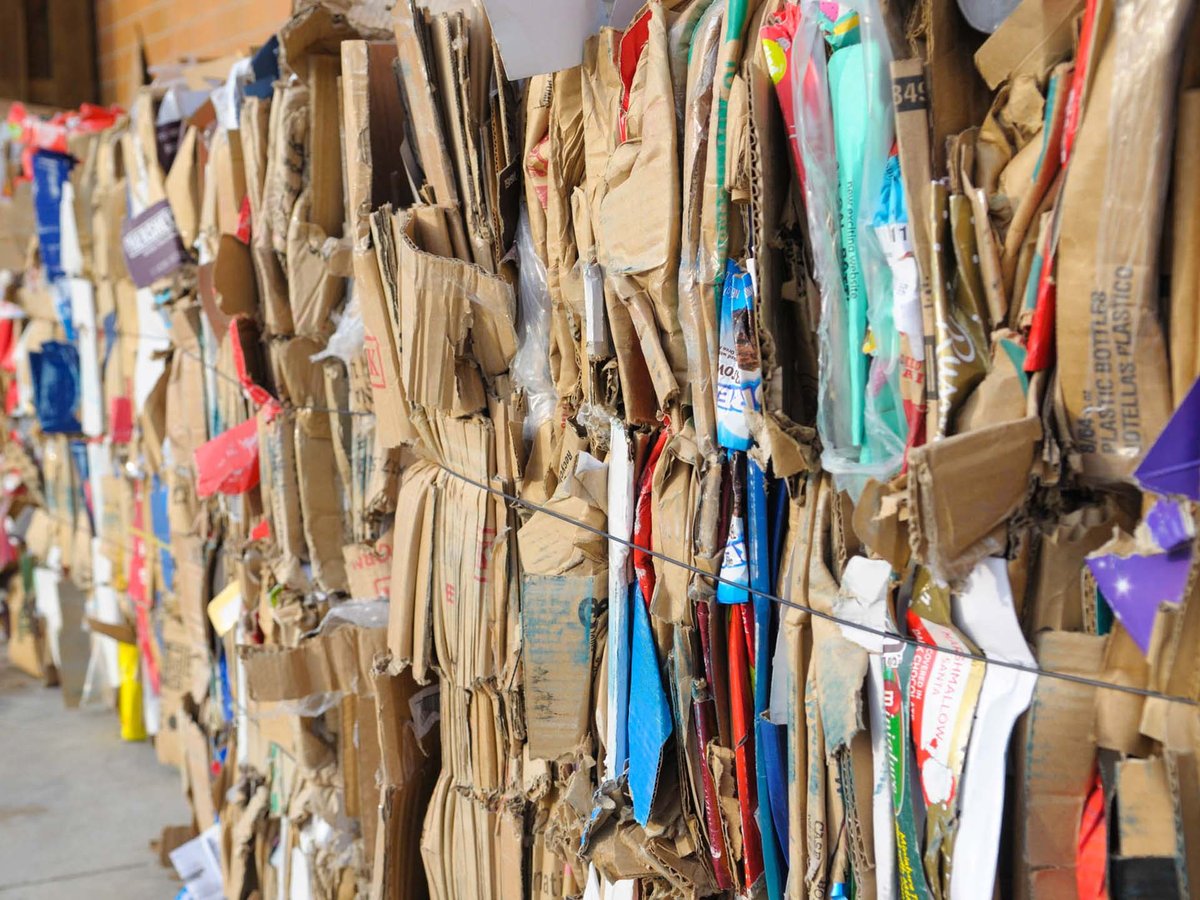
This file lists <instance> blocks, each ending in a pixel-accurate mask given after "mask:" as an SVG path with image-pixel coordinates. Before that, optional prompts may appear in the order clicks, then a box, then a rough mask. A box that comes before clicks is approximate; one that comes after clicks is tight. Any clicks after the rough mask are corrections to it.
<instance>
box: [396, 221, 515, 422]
mask: <svg viewBox="0 0 1200 900" xmlns="http://www.w3.org/2000/svg"><path fill="white" fill-rule="evenodd" d="M443 214H444V213H443V212H442V211H440V210H437V209H435V208H429V207H425V208H418V209H415V210H413V211H412V212H410V213H408V214H405V215H404V216H403V217H402V218H401V219H400V220H399V223H398V224H399V227H398V228H397V230H396V239H397V244H398V246H397V251H398V257H399V265H398V271H397V278H398V285H397V292H398V294H399V307H400V323H399V324H400V329H401V334H400V335H399V336H398V337H399V339H400V344H401V346H403V347H404V348H405V350H404V354H403V358H402V377H403V381H404V385H405V388H406V390H407V393H408V397H409V400H410V401H411V402H413V403H420V404H422V405H426V406H432V407H435V408H439V409H446V410H448V409H451V408H452V407H453V406H454V403H455V393H454V391H455V387H456V379H455V371H454V367H455V362H456V360H457V359H458V358H459V357H461V356H464V355H465V353H466V351H465V347H466V339H467V334H468V330H469V331H470V335H471V338H472V350H473V354H472V355H473V357H474V359H475V360H476V361H478V363H479V366H480V368H481V369H482V372H483V374H484V375H485V376H487V377H489V378H494V377H496V376H498V375H500V374H502V373H504V372H505V371H507V370H508V364H509V361H510V360H511V359H512V356H513V354H514V353H515V352H516V349H517V339H516V330H515V325H514V321H515V310H516V298H515V296H514V294H513V289H512V285H510V284H509V283H508V282H506V281H504V280H503V279H500V278H497V277H496V276H494V275H489V274H488V273H486V272H484V271H483V269H480V268H479V267H478V266H475V265H472V264H470V263H467V262H463V261H462V260H458V259H452V258H448V257H445V256H436V255H434V254H432V253H428V252H425V250H423V249H422V248H421V247H420V246H418V244H417V241H418V240H419V239H420V237H421V235H422V234H424V233H426V231H425V229H424V227H423V226H424V225H426V224H428V221H429V219H430V218H434V220H435V221H436V217H438V216H441V215H443Z"/></svg>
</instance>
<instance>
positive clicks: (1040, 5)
mask: <svg viewBox="0 0 1200 900" xmlns="http://www.w3.org/2000/svg"><path fill="white" fill-rule="evenodd" d="M1083 6H1084V5H1083V4H1082V3H1080V2H1079V0H1050V2H1046V0H1038V2H1034V0H1024V2H1021V3H1018V4H1017V8H1016V9H1014V10H1013V11H1012V13H1011V14H1010V15H1009V17H1008V18H1007V19H1005V20H1004V22H1003V23H1002V24H1001V25H1000V27H999V28H997V29H996V30H995V31H994V32H992V35H991V37H989V38H988V39H987V40H986V41H984V42H983V46H981V47H980V48H979V49H978V50H977V51H976V52H975V67H976V68H977V69H978V70H979V74H980V75H982V76H983V80H984V81H986V82H987V85H988V87H989V88H991V89H992V90H993V91H994V90H996V88H998V87H1000V85H1001V83H1003V82H1005V81H1007V80H1009V79H1010V78H1013V77H1015V76H1017V75H1026V74H1035V75H1041V74H1042V73H1044V72H1047V71H1049V69H1050V68H1051V67H1052V66H1053V65H1054V64H1055V63H1058V62H1061V61H1062V60H1064V59H1066V58H1067V57H1068V56H1070V55H1071V52H1072V51H1073V50H1074V49H1075V22H1076V19H1077V18H1078V17H1079V14H1080V13H1081V12H1083Z"/></svg>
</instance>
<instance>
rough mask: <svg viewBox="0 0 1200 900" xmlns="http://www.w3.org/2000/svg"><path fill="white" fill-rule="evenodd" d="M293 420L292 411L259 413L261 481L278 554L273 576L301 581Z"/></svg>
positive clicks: (289, 581)
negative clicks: (272, 415)
mask: <svg viewBox="0 0 1200 900" xmlns="http://www.w3.org/2000/svg"><path fill="white" fill-rule="evenodd" d="M295 429H296V420H295V414H294V413H287V412H281V413H279V414H277V415H275V416H274V417H270V418H268V417H267V416H265V415H260V416H259V417H258V441H259V463H260V467H261V472H262V476H261V481H260V485H261V487H262V492H263V501H264V505H265V506H266V508H267V515H268V518H269V519H270V522H271V536H272V538H273V540H274V543H275V546H276V547H277V548H278V551H279V553H280V556H281V558H280V559H279V560H278V561H277V562H276V564H275V575H276V577H277V578H278V579H279V580H280V581H281V582H283V583H285V584H301V585H302V584H303V583H304V581H305V579H304V575H303V573H302V572H301V571H300V562H301V560H302V559H304V558H306V557H307V555H308V548H307V546H306V544H305V541H304V532H303V530H302V529H303V526H302V523H301V512H300V489H299V479H298V478H297V475H296V438H295Z"/></svg>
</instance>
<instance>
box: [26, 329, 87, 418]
mask: <svg viewBox="0 0 1200 900" xmlns="http://www.w3.org/2000/svg"><path fill="white" fill-rule="evenodd" d="M29 369H30V372H31V373H32V375H33V403H34V408H35V409H36V410H37V417H38V422H39V423H40V424H41V426H42V431H43V432H45V433H46V434H78V433H79V432H80V431H81V428H80V425H79V351H78V350H76V349H75V347H74V345H73V344H64V343H60V342H58V341H46V342H45V343H44V344H42V346H41V349H40V350H37V351H34V352H32V353H30V354H29Z"/></svg>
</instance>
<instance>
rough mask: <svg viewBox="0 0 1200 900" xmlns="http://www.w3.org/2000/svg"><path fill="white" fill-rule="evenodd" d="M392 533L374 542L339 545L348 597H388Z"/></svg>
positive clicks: (390, 577) (367, 598)
mask: <svg viewBox="0 0 1200 900" xmlns="http://www.w3.org/2000/svg"><path fill="white" fill-rule="evenodd" d="M392 535H393V532H390V531H389V532H388V533H387V534H386V535H384V536H383V537H382V538H380V539H379V541H378V543H376V544H373V545H372V544H347V545H346V546H345V547H343V548H342V557H343V559H344V560H345V563H346V578H347V582H348V585H349V590H350V596H351V597H352V598H354V599H356V600H373V599H375V598H376V597H384V598H386V597H388V596H389V595H390V593H391V580H392Z"/></svg>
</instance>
